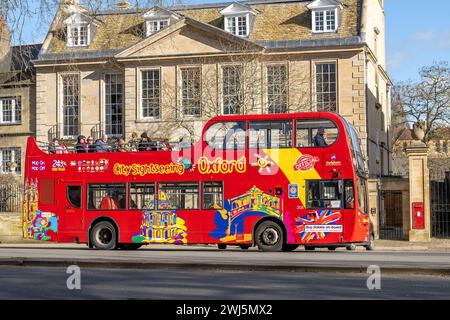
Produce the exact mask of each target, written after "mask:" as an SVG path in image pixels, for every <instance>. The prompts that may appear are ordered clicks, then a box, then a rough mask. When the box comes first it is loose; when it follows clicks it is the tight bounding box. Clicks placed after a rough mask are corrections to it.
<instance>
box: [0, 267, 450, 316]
mask: <svg viewBox="0 0 450 320" xmlns="http://www.w3.org/2000/svg"><path fill="white" fill-rule="evenodd" d="M69 276H70V274H68V273H67V272H66V268H63V267H24V266H21V267H19V266H0V288H2V290H0V299H1V300H3V299H8V300H10V299H21V300H28V299H39V300H46V299H57V300H65V299H89V300H96V299H108V300H109V299H114V300H115V299H121V300H124V299H129V300H136V299H139V300H140V299H146V300H147V299H150V300H154V299H156V300H158V303H160V304H159V305H160V308H161V305H162V304H163V303H161V302H160V300H165V299H170V300H180V299H181V300H182V301H179V302H175V306H171V307H170V306H169V307H163V309H164V310H165V313H166V314H170V310H176V308H175V307H176V306H177V305H178V306H183V304H185V303H186V301H185V300H202V301H203V300H211V299H214V300H215V299H219V300H221V301H222V300H225V301H229V302H226V304H229V305H233V304H238V303H243V302H242V300H251V301H253V302H251V301H250V303H252V304H256V303H257V304H264V305H266V304H272V302H273V300H280V299H281V300H299V299H307V300H311V299H313V300H317V302H323V300H324V299H358V300H361V299H388V300H392V299H449V298H450V279H449V278H445V277H439V276H427V275H421V276H414V275H412V276H411V275H396V276H393V275H385V274H383V273H382V274H381V277H380V281H379V286H378V287H376V288H373V287H371V288H369V287H368V278H369V275H368V274H349V273H348V274H337V273H336V274H330V273H299V272H276V271H267V272H251V271H239V272H235V271H214V270H209V271H205V270H183V269H175V270H168V269H164V268H161V269H152V270H147V269H138V270H136V269H133V270H132V269H107V268H81V271H80V282H79V284H80V286H79V290H76V289H75V290H69V289H68V286H67V281H68V277H69ZM69 282H70V281H69ZM369 282H370V281H369ZM370 289H372V290H370ZM202 301H196V302H188V303H187V304H188V305H192V304H194V305H195V306H201V305H204V302H202ZM232 301H235V302H232ZM255 301H256V302H255ZM244 303H245V302H244ZM308 303H309V302H308ZM220 304H223V302H221V303H220ZM216 307H217V308H216V309H217V310H218V312H217V314H219V313H220V310H222V309H221V308H219V307H220V306H219V305H217V306H216ZM298 307H299V305H298V304H297V305H295V302H294V305H293V306H292V308H293V310H295V308H297V309H298ZM308 307H311V305H308ZM312 307H313V308H314V307H316V308H317V307H318V308H321V306H319V304H317V305H315V306H312ZM172 308H173V309H172ZM322 308H323V307H322ZM211 309H212V310H211V312H210V315H214V309H215V308H211ZM273 309H274V313H273V315H274V316H278V315H279V316H280V318H281V317H282V316H281V315H282V314H281V310H279V308H278V307H275V306H274V307H273ZM102 312H103V311H102ZM277 312H278V313H279V314H277ZM235 316H236V315H235ZM169 318H170V317H169ZM214 318H215V317H213V319H214ZM224 318H231V315H229V316H228V317H226V316H225V317H224Z"/></svg>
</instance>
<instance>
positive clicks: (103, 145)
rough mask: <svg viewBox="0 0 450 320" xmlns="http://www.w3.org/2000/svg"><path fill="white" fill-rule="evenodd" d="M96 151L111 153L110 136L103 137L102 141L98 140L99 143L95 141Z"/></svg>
mask: <svg viewBox="0 0 450 320" xmlns="http://www.w3.org/2000/svg"><path fill="white" fill-rule="evenodd" d="M95 151H97V152H108V151H109V145H108V136H107V135H106V134H104V135H102V138H101V139H97V141H95Z"/></svg>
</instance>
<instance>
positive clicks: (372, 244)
mask: <svg viewBox="0 0 450 320" xmlns="http://www.w3.org/2000/svg"><path fill="white" fill-rule="evenodd" d="M364 248H366V250H369V251H372V250H375V238H374V236H373V234H372V233H371V234H370V237H369V242H367V244H366V245H365V246H364Z"/></svg>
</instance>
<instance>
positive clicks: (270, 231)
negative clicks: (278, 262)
mask: <svg viewBox="0 0 450 320" xmlns="http://www.w3.org/2000/svg"><path fill="white" fill-rule="evenodd" d="M262 238H263V241H264V243H266V244H267V245H270V246H272V245H274V244H276V243H277V242H278V232H277V231H276V230H275V229H274V228H267V229H266V230H264V233H263V234H262Z"/></svg>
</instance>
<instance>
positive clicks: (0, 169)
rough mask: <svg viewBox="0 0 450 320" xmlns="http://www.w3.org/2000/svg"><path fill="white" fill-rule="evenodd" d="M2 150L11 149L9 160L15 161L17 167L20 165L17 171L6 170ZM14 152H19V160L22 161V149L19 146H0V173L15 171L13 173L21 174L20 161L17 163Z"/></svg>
mask: <svg viewBox="0 0 450 320" xmlns="http://www.w3.org/2000/svg"><path fill="white" fill-rule="evenodd" d="M4 151H11V162H15V163H16V164H17V165H18V167H20V171H19V172H16V171H14V172H11V171H9V170H8V168H7V167H3V152H4ZM16 153H19V154H20V161H22V149H21V148H20V147H12V148H0V174H7V173H13V174H14V173H15V174H22V163H17V155H16Z"/></svg>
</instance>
